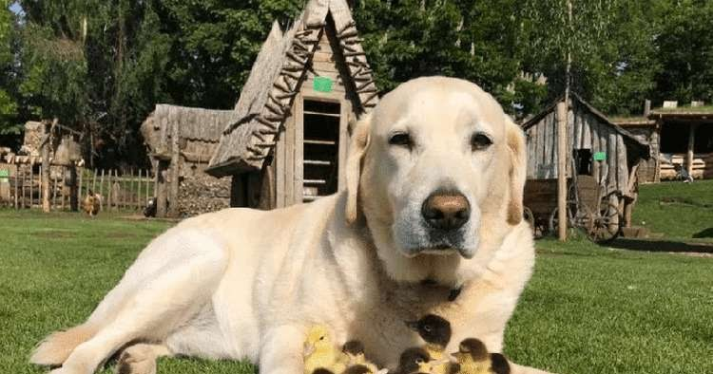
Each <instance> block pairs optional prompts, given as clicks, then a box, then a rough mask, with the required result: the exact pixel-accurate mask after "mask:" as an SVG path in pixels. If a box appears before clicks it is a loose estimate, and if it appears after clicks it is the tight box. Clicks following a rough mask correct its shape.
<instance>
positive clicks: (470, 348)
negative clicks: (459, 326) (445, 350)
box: [452, 338, 510, 374]
mask: <svg viewBox="0 0 713 374" xmlns="http://www.w3.org/2000/svg"><path fill="white" fill-rule="evenodd" d="M452 356H453V357H455V358H456V360H458V364H457V365H458V369H457V371H456V370H454V372H457V373H459V374H510V364H509V363H508V361H507V359H506V358H505V356H503V355H502V354H500V353H488V349H487V348H486V347H485V344H483V342H482V341H480V340H478V339H475V338H468V339H465V340H463V341H462V342H461V343H460V346H459V347H458V352H456V353H452Z"/></svg>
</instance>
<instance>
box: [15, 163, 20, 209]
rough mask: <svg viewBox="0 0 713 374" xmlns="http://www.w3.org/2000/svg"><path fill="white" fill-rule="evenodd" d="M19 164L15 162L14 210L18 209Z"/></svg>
mask: <svg viewBox="0 0 713 374" xmlns="http://www.w3.org/2000/svg"><path fill="white" fill-rule="evenodd" d="M19 187H20V164H15V210H17V209H20V196H18V195H19V193H20V188H19Z"/></svg>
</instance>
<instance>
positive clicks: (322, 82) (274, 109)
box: [207, 0, 378, 209]
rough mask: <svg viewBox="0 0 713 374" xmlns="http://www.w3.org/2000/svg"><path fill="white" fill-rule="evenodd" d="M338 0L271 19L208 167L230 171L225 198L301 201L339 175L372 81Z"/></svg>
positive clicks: (373, 97) (314, 2)
mask: <svg viewBox="0 0 713 374" xmlns="http://www.w3.org/2000/svg"><path fill="white" fill-rule="evenodd" d="M360 43H361V40H360V39H359V37H358V33H357V29H356V25H355V23H354V20H353V19H352V16H351V12H350V10H349V7H348V5H347V2H346V1H345V0H310V1H308V3H307V5H306V6H305V9H304V11H303V12H302V14H301V15H300V16H299V17H298V18H297V19H296V20H295V21H294V23H293V24H292V26H291V27H290V28H289V29H282V28H281V27H280V26H279V25H278V24H277V23H275V24H273V27H272V30H271V32H270V34H269V36H268V37H267V40H266V41H265V43H264V44H263V46H262V49H261V51H260V53H259V54H258V57H257V60H256V61H255V63H254V65H253V68H252V71H251V73H250V76H249V78H248V81H247V83H246V84H245V87H244V88H243V91H242V93H241V95H240V100H239V101H238V103H237V105H236V107H235V112H236V120H234V121H233V122H231V123H230V124H229V125H228V126H227V127H225V129H224V131H223V133H222V136H221V139H220V145H219V146H218V148H217V150H216V151H215V153H214V154H213V157H212V158H211V160H210V164H209V167H208V169H207V172H208V173H209V174H211V175H213V176H216V177H219V178H222V177H232V187H231V205H232V206H249V207H256V208H261V209H272V208H276V207H284V206H289V205H292V204H297V203H301V202H308V201H312V200H315V199H317V198H319V197H320V196H324V195H328V194H331V193H333V192H336V191H337V190H338V189H339V188H341V187H342V186H343V185H344V183H345V174H344V163H345V161H346V152H347V144H348V142H347V139H348V128H347V127H348V123H349V121H350V120H352V119H355V118H357V117H358V116H360V115H361V114H362V113H364V112H366V111H368V110H369V109H370V108H372V107H373V106H375V105H376V103H377V101H378V95H377V88H376V85H375V84H374V81H373V78H372V74H371V69H370V68H369V64H368V63H367V60H366V57H365V54H364V50H363V49H362V47H361V44H360Z"/></svg>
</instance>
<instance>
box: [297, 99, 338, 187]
mask: <svg viewBox="0 0 713 374" xmlns="http://www.w3.org/2000/svg"><path fill="white" fill-rule="evenodd" d="M340 113H341V105H340V104H339V103H333V102H322V101H310V100H305V101H304V143H303V147H304V148H303V155H304V161H303V178H304V179H303V183H304V185H303V196H304V201H312V200H315V199H317V198H318V197H319V196H325V195H330V194H332V193H335V192H337V188H338V187H339V125H340Z"/></svg>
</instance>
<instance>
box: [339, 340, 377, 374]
mask: <svg viewBox="0 0 713 374" xmlns="http://www.w3.org/2000/svg"><path fill="white" fill-rule="evenodd" d="M340 361H341V362H343V363H345V364H346V365H347V366H352V365H364V366H366V367H367V368H368V369H369V371H370V372H372V373H377V372H378V371H379V368H378V367H377V366H376V365H375V364H374V363H373V362H370V361H369V360H367V359H366V355H365V353H364V344H362V342H360V341H358V340H350V341H348V342H346V343H344V346H343V347H342V355H341V357H340Z"/></svg>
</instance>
